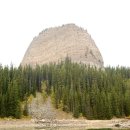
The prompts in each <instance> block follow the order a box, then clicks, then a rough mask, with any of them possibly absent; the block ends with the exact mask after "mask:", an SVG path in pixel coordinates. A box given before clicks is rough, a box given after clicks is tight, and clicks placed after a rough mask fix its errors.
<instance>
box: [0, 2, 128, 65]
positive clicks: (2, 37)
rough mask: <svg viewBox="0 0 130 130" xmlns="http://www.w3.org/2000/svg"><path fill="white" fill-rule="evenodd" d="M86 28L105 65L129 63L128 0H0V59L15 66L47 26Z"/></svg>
mask: <svg viewBox="0 0 130 130" xmlns="http://www.w3.org/2000/svg"><path fill="white" fill-rule="evenodd" d="M66 23H75V24H76V25H78V26H81V27H83V28H84V29H87V30H88V32H89V34H91V36H92V38H93V39H94V41H95V43H96V45H97V46H98V48H99V50H100V51H101V53H102V56H103V59H104V63H105V66H106V65H111V66H116V65H120V66H130V0H0V63H1V64H3V65H10V63H13V64H14V65H15V66H18V65H19V63H20V62H21V60H22V58H23V56H24V53H25V51H26V49H27V47H28V46H29V44H30V42H31V41H32V39H33V37H35V36H37V35H38V34H39V32H41V31H42V30H43V29H45V28H47V27H53V26H60V25H62V24H66Z"/></svg>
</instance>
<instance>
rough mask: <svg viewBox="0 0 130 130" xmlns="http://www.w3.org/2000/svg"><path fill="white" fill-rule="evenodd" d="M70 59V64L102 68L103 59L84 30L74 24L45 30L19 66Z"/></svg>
mask: <svg viewBox="0 0 130 130" xmlns="http://www.w3.org/2000/svg"><path fill="white" fill-rule="evenodd" d="M66 57H70V58H71V60H72V62H76V63H80V62H81V63H84V64H87V65H88V64H89V65H91V66H96V67H103V58H102V56H101V53H100V52H99V50H98V48H97V47H96V45H95V43H94V41H93V39H92V38H91V36H90V35H89V34H88V33H87V31H86V30H84V29H82V28H80V27H78V26H76V25H75V24H66V25H63V26H61V27H54V28H49V29H45V30H44V31H42V32H41V33H40V34H39V36H37V37H35V38H34V39H33V41H32V42H31V44H30V46H29V47H28V49H27V51H26V53H25V55H24V58H23V60H22V63H21V65H22V66H25V65H31V66H33V67H34V66H35V65H36V64H38V65H42V64H48V63H50V62H55V63H57V62H59V61H61V60H64V59H65V58H66Z"/></svg>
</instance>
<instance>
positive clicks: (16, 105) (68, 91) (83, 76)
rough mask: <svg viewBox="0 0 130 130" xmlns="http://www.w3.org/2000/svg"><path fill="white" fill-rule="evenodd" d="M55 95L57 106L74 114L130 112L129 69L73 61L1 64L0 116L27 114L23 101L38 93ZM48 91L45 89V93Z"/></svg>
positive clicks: (121, 114) (99, 115)
mask: <svg viewBox="0 0 130 130" xmlns="http://www.w3.org/2000/svg"><path fill="white" fill-rule="evenodd" d="M37 91H39V92H43V91H44V95H49V96H51V97H52V100H53V103H54V106H55V107H56V108H60V109H62V110H63V111H65V112H72V113H73V116H74V117H79V116H84V117H86V118H87V119H111V118H112V117H114V116H115V117H124V116H129V115H130V68H126V67H116V68H113V67H106V68H104V69H96V68H95V67H90V66H86V65H83V64H77V63H72V62H71V60H70V59H69V58H66V60H65V62H61V63H59V64H49V65H43V66H36V67H35V69H34V68H31V67H30V66H26V67H24V68H22V67H21V66H19V67H18V68H14V67H13V66H10V67H8V66H5V67H2V66H0V117H9V116H12V117H15V118H21V116H22V115H23V114H24V115H27V112H26V109H27V105H25V110H23V109H22V107H21V103H22V102H23V101H26V99H27V97H28V96H30V95H31V94H33V95H34V96H35V95H36V92H37ZM45 91H46V92H45Z"/></svg>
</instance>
